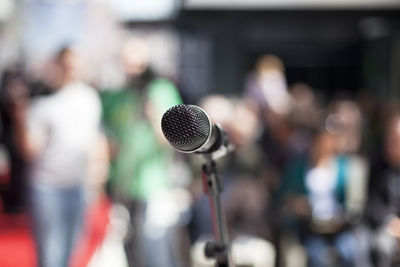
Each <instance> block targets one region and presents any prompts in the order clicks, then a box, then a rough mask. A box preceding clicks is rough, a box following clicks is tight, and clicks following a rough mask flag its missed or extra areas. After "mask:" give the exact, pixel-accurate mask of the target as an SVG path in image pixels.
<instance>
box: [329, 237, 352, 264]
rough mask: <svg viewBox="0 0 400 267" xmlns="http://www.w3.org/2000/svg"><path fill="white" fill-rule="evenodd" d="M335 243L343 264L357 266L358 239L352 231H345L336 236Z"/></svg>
mask: <svg viewBox="0 0 400 267" xmlns="http://www.w3.org/2000/svg"><path fill="white" fill-rule="evenodd" d="M334 245H335V249H336V251H337V253H338V254H339V257H340V260H341V262H342V264H341V266H344V267H350V266H355V262H356V257H357V239H356V237H355V236H354V235H353V234H352V233H351V232H348V231H346V232H343V233H340V234H339V235H338V236H336V237H335V240H334Z"/></svg>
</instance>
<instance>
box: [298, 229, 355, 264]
mask: <svg viewBox="0 0 400 267" xmlns="http://www.w3.org/2000/svg"><path fill="white" fill-rule="evenodd" d="M305 247H306V250H307V254H308V257H309V259H308V260H309V264H308V265H309V266H310V267H328V266H332V263H331V262H330V257H331V256H332V255H330V254H329V249H330V248H333V249H335V251H336V253H337V255H338V256H339V260H340V265H339V266H343V267H351V266H355V261H356V257H357V255H356V254H357V240H356V238H355V236H353V235H352V233H351V232H342V233H340V234H338V235H336V236H334V237H332V240H327V238H326V237H323V236H319V235H315V234H311V235H310V236H309V237H308V238H307V239H306V241H305Z"/></svg>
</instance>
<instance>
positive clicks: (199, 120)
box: [161, 105, 211, 152]
mask: <svg viewBox="0 0 400 267" xmlns="http://www.w3.org/2000/svg"><path fill="white" fill-rule="evenodd" d="M210 127H211V122H210V120H209V118H208V117H207V115H206V114H205V113H204V111H203V110H201V109H200V108H198V107H196V106H191V105H178V106H175V107H172V108H170V109H169V110H167V112H165V113H164V115H163V117H162V120H161V128H162V131H163V133H164V136H165V138H167V140H168V141H169V142H170V143H171V145H172V146H173V147H175V148H176V149H178V150H181V151H185V152H190V151H193V150H196V149H198V148H200V147H201V146H202V145H203V144H204V143H205V142H206V141H207V138H208V136H209V134H210Z"/></svg>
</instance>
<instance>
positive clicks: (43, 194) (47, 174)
mask: <svg viewBox="0 0 400 267" xmlns="http://www.w3.org/2000/svg"><path fill="white" fill-rule="evenodd" d="M78 63H79V57H78V55H77V54H76V52H75V51H74V50H73V49H72V48H70V47H64V48H62V49H61V50H60V51H59V52H58V53H57V55H56V56H55V58H54V61H53V62H52V68H51V69H50V70H49V72H47V73H46V76H45V81H46V82H47V83H48V84H49V86H50V87H51V88H52V89H53V90H54V92H53V93H52V94H50V95H48V96H43V97H38V98H36V99H34V100H32V102H31V103H29V101H28V98H27V97H26V96H16V97H15V98H14V100H13V102H14V107H13V110H12V116H13V120H14V123H15V124H16V128H17V129H16V133H15V138H16V140H17V144H18V146H19V149H20V151H21V153H22V154H23V155H24V157H25V159H26V160H27V161H28V162H29V164H30V172H29V193H30V194H29V197H30V201H29V204H30V209H31V214H32V219H33V230H34V237H35V241H36V245H37V252H38V257H37V258H38V266H43V267H46V266H50V267H58V266H60V267H61V266H63V267H66V266H68V265H69V262H70V255H71V252H72V250H73V249H74V247H75V245H76V241H77V238H78V236H79V233H80V230H81V227H82V219H83V213H84V209H85V203H84V202H85V199H84V198H85V178H86V172H87V167H88V161H89V159H88V158H89V152H90V149H91V147H92V145H93V143H94V142H95V141H96V139H97V137H98V134H99V124H100V114H101V106H100V101H99V98H98V96H97V93H96V92H95V90H94V89H93V88H91V87H89V86H88V85H86V84H85V83H83V82H82V81H81V80H80V79H79V71H78V70H79V69H78Z"/></svg>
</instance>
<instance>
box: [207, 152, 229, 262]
mask: <svg viewBox="0 0 400 267" xmlns="http://www.w3.org/2000/svg"><path fill="white" fill-rule="evenodd" d="M205 159H206V163H205V164H204V165H203V168H202V180H203V190H204V193H206V194H208V196H209V200H210V208H211V216H212V223H213V229H214V237H215V241H216V242H215V243H213V242H208V243H207V244H206V249H205V254H206V256H207V257H210V258H215V259H216V261H217V263H216V266H217V267H233V266H234V265H233V262H232V260H231V257H230V253H229V250H230V248H229V238H228V231H227V227H226V221H225V216H224V213H223V209H222V203H221V193H222V191H223V186H222V181H221V179H220V177H219V175H218V172H217V166H216V163H215V161H214V160H213V159H212V157H211V155H205Z"/></svg>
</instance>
